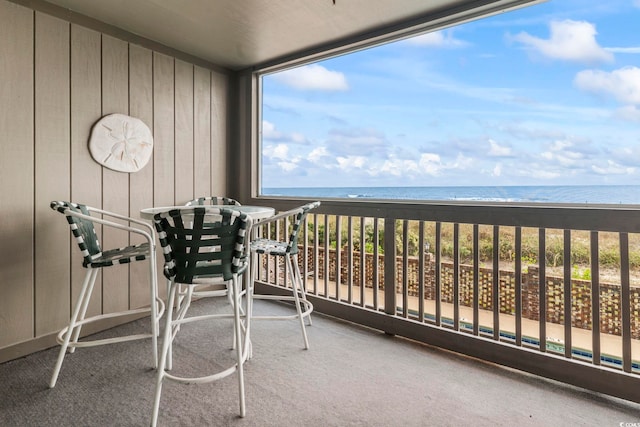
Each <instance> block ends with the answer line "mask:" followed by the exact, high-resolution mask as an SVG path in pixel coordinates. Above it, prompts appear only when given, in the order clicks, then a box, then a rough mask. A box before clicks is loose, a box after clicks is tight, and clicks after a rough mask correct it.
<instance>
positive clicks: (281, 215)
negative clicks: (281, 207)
mask: <svg viewBox="0 0 640 427" xmlns="http://www.w3.org/2000/svg"><path fill="white" fill-rule="evenodd" d="M300 212H302V208H295V209H290V210H288V211H283V212H280V213H278V214H276V215H274V216H271V217H269V218H266V219H262V220H259V221H255V222H254V223H253V225H254V227H255V226H260V225H266V224H270V223H272V222H276V221H279V220H281V219H283V218H287V217H290V216H292V215H297V214H298V213H300Z"/></svg>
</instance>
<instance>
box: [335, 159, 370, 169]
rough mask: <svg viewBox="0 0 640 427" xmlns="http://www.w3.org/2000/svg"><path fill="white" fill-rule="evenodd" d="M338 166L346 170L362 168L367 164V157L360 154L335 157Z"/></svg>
mask: <svg viewBox="0 0 640 427" xmlns="http://www.w3.org/2000/svg"><path fill="white" fill-rule="evenodd" d="M336 161H337V162H338V168H340V169H342V170H346V171H352V170H353V169H362V168H363V167H364V166H365V165H366V164H367V158H366V157H362V156H347V157H337V158H336Z"/></svg>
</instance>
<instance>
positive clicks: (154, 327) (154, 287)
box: [149, 251, 160, 369]
mask: <svg viewBox="0 0 640 427" xmlns="http://www.w3.org/2000/svg"><path fill="white" fill-rule="evenodd" d="M149 274H150V280H151V346H152V349H151V350H152V352H153V368H154V369H158V335H159V334H160V325H159V324H160V319H159V318H158V310H159V307H158V275H157V274H158V272H157V269H156V257H155V253H154V252H153V251H152V252H151V255H150V256H149Z"/></svg>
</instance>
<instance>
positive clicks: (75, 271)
mask: <svg viewBox="0 0 640 427" xmlns="http://www.w3.org/2000/svg"><path fill="white" fill-rule="evenodd" d="M100 68H101V57H100V33H97V32H95V31H92V30H88V29H86V28H83V27H80V26H78V25H71V201H73V202H76V203H83V204H86V205H89V206H95V207H98V208H100V207H102V167H101V166H100V165H99V164H98V163H96V162H95V161H93V159H92V158H91V154H89V150H88V149H87V147H88V142H89V135H90V132H91V127H92V126H93V124H94V123H95V122H96V121H97V120H98V119H100V113H101V112H102V95H101V89H100V88H101V82H100ZM96 231H97V232H98V234H99V236H101V229H97V230H96ZM70 245H71V263H72V268H71V289H72V292H71V302H72V303H73V302H75V301H76V299H77V297H78V293H79V292H80V287H81V286H82V280H83V279H84V276H85V274H86V272H87V270H86V269H85V268H83V267H82V256H81V254H80V251H79V249H78V245H76V243H75V241H70ZM101 312H102V275H98V279H97V280H96V284H95V288H94V291H93V295H92V296H91V302H90V304H89V308H88V310H87V314H88V315H95V314H98V313H101ZM69 314H70V312H69Z"/></svg>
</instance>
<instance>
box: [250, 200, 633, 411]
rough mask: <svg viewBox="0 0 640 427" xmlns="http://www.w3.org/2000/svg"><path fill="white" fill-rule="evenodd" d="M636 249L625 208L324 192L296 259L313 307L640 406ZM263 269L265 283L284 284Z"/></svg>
mask: <svg viewBox="0 0 640 427" xmlns="http://www.w3.org/2000/svg"><path fill="white" fill-rule="evenodd" d="M256 203H258V201H256ZM259 203H263V204H269V205H272V206H276V207H277V208H278V209H282V210H284V209H286V208H290V207H292V206H294V205H296V204H302V203H303V201H301V200H298V201H293V200H275V199H270V200H268V201H266V200H263V199H260V200H259ZM287 228H288V224H287V222H286V221H283V222H282V223H279V224H277V225H275V226H272V228H269V229H268V230H262V232H264V233H267V232H268V233H271V234H272V235H278V236H280V237H281V238H284V234H283V233H284V232H285V231H286V230H287ZM336 248H338V249H339V250H338V249H336ZM361 248H365V256H362V252H361ZM585 251H586V253H585ZM585 257H586V260H585ZM638 257H640V209H638V208H635V207H633V206H628V207H627V206H616V207H611V206H590V205H585V206H526V205H509V206H500V205H489V204H487V205H475V206H474V205H466V204H437V203H419V202H406V203H402V202H367V201H334V200H327V201H323V203H322V206H321V207H320V208H319V209H318V211H317V212H314V213H313V214H310V215H309V217H308V218H307V224H306V227H305V230H304V232H303V234H302V235H301V237H300V255H299V263H300V266H301V269H302V271H303V274H304V276H305V277H306V278H307V290H308V292H309V294H310V295H311V296H310V299H312V302H313V303H314V306H315V307H316V310H318V311H322V312H325V313H328V314H331V315H334V316H337V317H341V318H344V319H346V320H349V321H353V322H356V323H360V324H363V325H366V326H369V327H374V328H377V329H380V330H382V331H384V332H386V333H389V334H395V335H401V336H405V337H408V338H411V339H415V340H419V341H422V342H425V343H428V344H432V345H436V346H439V347H443V348H447V349H450V350H453V351H457V352H460V353H464V354H468V355H470V356H474V357H478V358H481V359H485V360H488V361H491V362H496V363H500V364H503V365H506V366H510V367H513V368H516V369H520V370H523V371H528V372H531V373H534V374H538V375H541V376H545V377H548V378H552V379H556V380H560V381H564V382H567V383H570V384H574V385H577V386H581V387H585V388H589V389H592V390H594V391H597V392H602V393H606V394H610V395H613V396H617V397H621V398H624V399H628V400H632V401H635V402H640V377H639V375H640V362H639V361H640V341H639V338H640V288H636V286H635V285H636V284H638V285H640V283H636V282H637V280H636V278H635V277H636V275H635V274H634V273H635V272H636V271H637V270H638V268H639V267H638V264H639V262H638V259H637V258H638ZM260 265H262V271H261V272H260V274H259V275H258V281H259V288H260V289H261V291H263V292H265V291H267V292H273V293H279V292H281V291H282V290H281V289H279V288H282V287H283V286H288V284H287V283H285V280H284V277H285V271H284V264H277V260H276V259H267V258H263V259H262V262H261V264H260ZM603 266H606V267H607V268H606V269H605V268H604V267H603ZM388 278H392V279H391V280H389V279H388ZM540 278H544V280H540Z"/></svg>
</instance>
